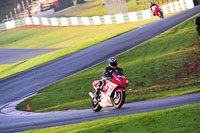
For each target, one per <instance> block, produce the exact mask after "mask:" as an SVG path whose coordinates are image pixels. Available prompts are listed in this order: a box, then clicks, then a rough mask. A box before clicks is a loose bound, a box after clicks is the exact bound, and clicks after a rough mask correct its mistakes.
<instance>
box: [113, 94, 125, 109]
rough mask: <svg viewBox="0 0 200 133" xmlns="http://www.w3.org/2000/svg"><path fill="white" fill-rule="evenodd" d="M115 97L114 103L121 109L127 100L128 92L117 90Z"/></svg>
mask: <svg viewBox="0 0 200 133" xmlns="http://www.w3.org/2000/svg"><path fill="white" fill-rule="evenodd" d="M115 93H116V94H115V97H114V99H113V105H114V107H115V108H116V109H119V108H121V107H122V105H123V104H124V102H125V97H126V93H125V91H119V92H115Z"/></svg>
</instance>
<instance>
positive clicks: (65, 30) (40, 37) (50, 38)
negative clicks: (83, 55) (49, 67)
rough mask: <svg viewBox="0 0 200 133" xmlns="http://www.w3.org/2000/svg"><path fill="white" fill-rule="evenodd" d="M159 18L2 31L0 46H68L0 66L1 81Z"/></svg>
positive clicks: (0, 33)
mask: <svg viewBox="0 0 200 133" xmlns="http://www.w3.org/2000/svg"><path fill="white" fill-rule="evenodd" d="M155 20H157V18H153V19H150V20H145V21H139V22H134V23H125V24H113V25H99V26H87V27H43V28H32V29H26V28H20V29H12V30H8V31H5V32H0V47H4V48H53V47H68V48H63V49H61V50H58V51H55V52H51V53H48V54H45V55H41V56H37V57H35V58H33V59H29V60H25V61H21V62H17V63H14V64H5V65H0V79H2V78H5V77H8V76H10V75H13V74H16V73H19V72H22V71H25V70H27V69H30V68H33V67H35V66H38V65H41V64H44V63H46V62H49V61H52V60H55V59H57V58H60V57H62V56H65V55H67V54H71V53H74V52H77V51H79V50H81V49H84V48H87V47H89V46H92V45H95V44H97V43H99V42H102V41H105V40H107V39H109V38H112V37H115V36H117V35H120V34H123V33H125V32H128V31H130V30H133V29H135V28H137V27H139V26H141V25H144V24H147V23H149V22H152V21H155Z"/></svg>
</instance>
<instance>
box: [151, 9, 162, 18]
mask: <svg viewBox="0 0 200 133" xmlns="http://www.w3.org/2000/svg"><path fill="white" fill-rule="evenodd" d="M152 11H153V13H154V14H155V15H156V16H158V17H159V18H161V19H162V18H164V15H163V12H162V10H161V9H160V8H159V7H158V6H153V7H152Z"/></svg>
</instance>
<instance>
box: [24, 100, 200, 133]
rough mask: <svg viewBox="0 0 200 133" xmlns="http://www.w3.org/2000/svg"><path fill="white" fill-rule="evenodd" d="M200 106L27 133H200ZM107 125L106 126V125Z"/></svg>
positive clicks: (187, 106)
mask: <svg viewBox="0 0 200 133" xmlns="http://www.w3.org/2000/svg"><path fill="white" fill-rule="evenodd" d="M199 112H200V104H194V105H186V106H182V107H177V108H172V109H166V110H161V111H153V112H148V113H140V114H133V115H125V116H119V117H113V118H106V119H101V120H95V121H91V122H83V123H80V124H73V125H68V126H62V127H53V128H46V129H35V130H29V131H25V132H24V133H26V132H27V133H38V132H42V133H45V132H56V133H57V132H70V133H73V132H87V133H93V132H101V133H102V132H105V133H108V132H126V133H132V132H134V133H149V132H151V133H157V132H158V133H172V132H173V133H175V132H176V133H182V132H193V133H198V132H200V125H199V123H200V115H199ZM105 123H106V124H105Z"/></svg>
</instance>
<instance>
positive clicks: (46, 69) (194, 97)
mask: <svg viewBox="0 0 200 133" xmlns="http://www.w3.org/2000/svg"><path fill="white" fill-rule="evenodd" d="M199 11H200V6H196V7H194V8H193V9H189V10H186V11H183V12H180V13H177V14H175V15H172V16H170V17H167V18H164V19H161V20H158V21H156V22H152V23H150V24H147V25H145V26H142V27H140V28H138V29H136V30H133V31H130V32H128V33H125V34H123V35H121V36H118V37H115V38H112V39H110V40H107V41H105V42H102V43H99V44H98V45H95V46H92V47H89V48H87V49H84V50H81V51H79V52H77V53H74V54H71V55H69V56H65V57H63V58H61V59H58V60H55V61H52V62H50V63H47V64H45V65H42V66H39V67H36V68H34V69H31V70H28V71H25V72H22V73H20V74H18V75H14V76H12V77H9V78H6V79H3V80H0V107H1V108H3V107H6V106H7V105H8V104H9V103H12V102H14V101H17V100H19V99H21V98H22V97H25V96H28V95H30V94H32V93H34V92H36V91H37V90H40V89H42V88H44V87H46V86H48V85H50V84H52V83H55V82H57V81H59V80H61V79H63V78H66V77H67V76H70V75H72V74H75V73H77V72H79V71H82V70H84V69H87V68H90V67H92V66H94V65H96V64H99V63H101V62H103V61H105V60H107V59H108V58H109V57H111V56H116V55H119V54H121V53H123V52H125V51H127V50H129V49H132V48H134V47H136V46H138V45H140V44H142V43H144V42H146V41H148V40H150V39H152V38H154V37H155V36H157V35H159V34H161V33H163V32H165V31H167V30H169V29H171V28H172V27H174V26H176V25H178V24H180V23H182V22H184V21H185V20H187V19H188V18H191V17H192V16H194V15H196V14H197V13H199ZM122 44H123V45H122ZM197 102H200V93H195V94H189V95H183V96H178V97H170V98H165V99H158V100H151V101H144V102H135V103H129V104H125V105H124V106H123V108H122V109H119V110H115V109H114V108H105V109H103V110H102V111H101V112H99V113H94V112H93V111H92V110H91V109H86V110H69V111H59V112H49V113H30V114H27V115H23V114H22V115H14V114H12V115H9V114H4V113H2V112H1V114H0V132H15V131H24V130H28V129H35V128H45V127H52V126H60V125H67V124H73V123H80V122H83V121H91V120H96V119H101V118H107V117H114V116H120V115H126V114H134V113H140V112H147V111H153V110H160V109H166V108H171V107H177V106H181V105H185V104H192V103H197Z"/></svg>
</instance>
